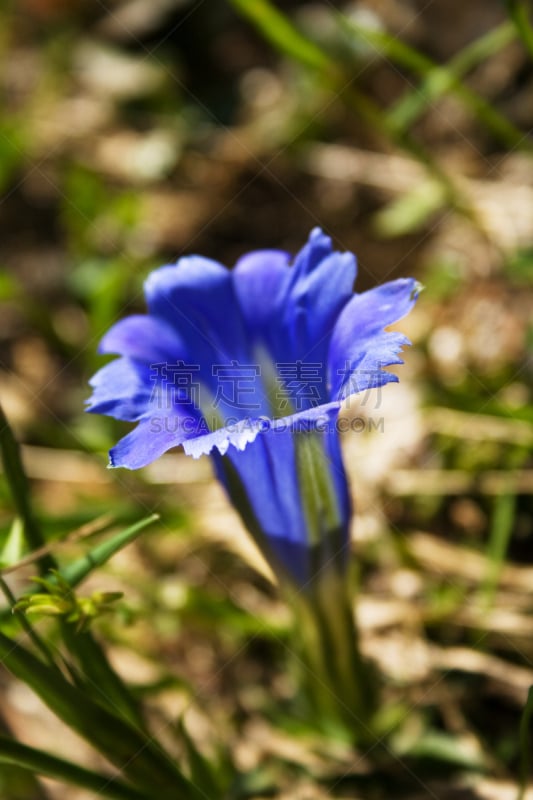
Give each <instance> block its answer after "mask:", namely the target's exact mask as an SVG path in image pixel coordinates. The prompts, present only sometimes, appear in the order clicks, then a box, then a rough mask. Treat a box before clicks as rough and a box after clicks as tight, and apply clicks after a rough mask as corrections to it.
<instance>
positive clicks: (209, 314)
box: [88, 229, 419, 584]
mask: <svg viewBox="0 0 533 800" xmlns="http://www.w3.org/2000/svg"><path fill="white" fill-rule="evenodd" d="M355 277H356V259H355V256H354V255H353V254H352V253H349V252H347V253H339V252H335V251H334V250H333V249H332V243H331V239H330V238H329V237H327V236H326V235H325V234H324V233H322V231H321V230H319V229H315V230H313V231H312V232H311V235H310V237H309V241H308V242H307V244H306V245H305V246H304V247H303V248H302V250H300V252H299V253H298V255H297V256H296V257H295V258H294V260H292V259H291V257H290V255H289V254H287V253H285V252H282V251H279V250H259V251H255V252H251V253H249V254H247V255H245V256H243V257H242V258H241V259H240V260H239V261H238V262H237V264H236V266H235V268H234V269H233V270H228V269H227V268H226V267H224V266H222V265H221V264H219V263H217V262H216V261H212V260H210V259H207V258H203V257H201V256H188V257H184V258H181V259H179V261H178V262H177V264H175V265H172V266H164V267H161V268H160V269H157V270H155V271H154V272H152V273H151V275H149V277H148V279H147V281H146V284H145V294H146V301H147V305H148V314H146V315H135V316H130V317H127V318H125V319H123V320H122V321H120V322H118V323H117V324H116V325H114V326H113V327H112V328H111V330H109V331H108V333H107V334H106V335H105V336H104V338H103V339H102V341H101V343H100V352H101V353H106V354H115V355H119V356H120V358H119V359H116V360H114V361H112V362H111V363H109V364H107V365H106V366H105V367H103V368H102V369H101V370H100V371H99V372H97V373H96V375H95V376H94V377H93V378H92V380H91V386H92V388H93V395H92V397H91V399H90V401H89V406H88V410H89V411H91V412H93V413H99V414H107V415H109V416H112V417H115V418H117V419H120V420H126V421H129V422H136V423H137V424H136V427H135V428H134V429H133V430H132V431H131V432H130V433H129V434H128V435H127V436H125V437H124V438H123V439H121V440H120V441H119V442H118V444H117V445H115V447H113V449H112V450H111V452H110V461H111V466H113V467H127V468H129V469H137V468H139V467H143V466H145V465H146V464H149V463H150V462H151V461H153V460H154V459H156V458H158V457H159V456H160V455H162V454H163V453H165V452H166V451H167V450H169V449H170V448H172V447H175V446H177V445H182V446H183V449H184V450H185V452H186V453H188V454H190V455H192V456H194V457H198V456H200V455H202V454H211V456H212V458H213V461H214V465H215V469H216V472H217V475H218V477H219V478H220V480H221V481H222V482H223V483H224V485H225V487H226V489H227V490H228V493H229V494H230V497H231V499H232V500H233V502H234V503H235V505H236V506H237V509H238V510H239V512H240V514H241V516H242V517H243V519H244V521H245V523H246V524H247V526H248V528H249V529H250V530H251V532H252V533H253V535H254V536H255V538H256V540H257V541H258V543H259V544H260V546H261V547H262V549H263V551H264V552H265V554H266V555H267V557H268V558H270V560H271V562H272V563H274V565H276V566H277V567H279V569H281V570H282V571H284V572H285V573H286V574H287V575H288V576H289V578H290V579H292V580H296V581H297V582H298V583H299V584H304V583H305V582H306V581H308V580H310V578H311V577H312V576H313V575H314V574H315V573H316V571H317V570H319V569H320V568H321V566H322V565H324V563H326V561H327V560H332V561H333V562H334V563H338V564H339V566H340V568H341V569H342V565H343V564H344V563H345V551H346V547H347V543H348V523H349V518H350V501H349V493H348V487H347V481H346V476H345V472H344V468H343V464H342V458H341V452H340V446H339V435H338V431H337V429H336V420H337V415H338V412H339V409H340V407H341V404H342V402H343V401H344V400H346V398H348V397H349V396H350V395H352V394H355V393H358V392H361V391H364V390H366V389H369V388H373V387H379V386H382V385H384V384H385V383H388V382H389V381H397V380H398V379H397V377H396V376H395V375H393V374H391V373H390V372H386V371H384V370H383V367H385V366H388V365H390V364H400V363H402V361H401V359H400V358H399V356H398V354H399V352H400V350H401V349H402V347H403V346H404V345H407V344H409V341H408V339H407V338H406V337H405V336H403V335H402V334H401V333H392V332H387V331H385V330H384V328H386V327H387V326H388V325H390V324H391V323H393V322H396V321H397V320H398V319H400V318H401V317H403V316H404V315H405V314H407V313H408V312H409V311H410V309H411V308H412V306H413V304H414V302H415V300H416V297H417V294H418V289H419V287H418V284H417V283H416V282H415V281H414V280H413V279H410V278H408V279H400V280H395V281H391V282H389V283H386V284H383V285H382V286H378V287H377V288H375V289H372V290H370V291H367V292H364V293H362V294H354V292H353V285H354V281H355Z"/></svg>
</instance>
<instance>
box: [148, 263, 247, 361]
mask: <svg viewBox="0 0 533 800" xmlns="http://www.w3.org/2000/svg"><path fill="white" fill-rule="evenodd" d="M145 293H146V299H147V302H148V310H149V312H150V314H153V315H155V316H156V317H158V318H161V319H163V320H165V321H166V322H168V323H170V325H171V326H172V327H173V328H174V329H175V330H176V331H178V333H179V334H180V336H181V337H182V338H183V339H184V340H185V341H186V342H187V344H188V346H189V353H190V357H191V358H192V359H193V360H194V363H197V364H199V365H200V366H205V367H208V369H207V372H210V370H211V365H212V364H217V363H231V361H232V359H236V360H242V361H243V363H245V362H246V356H247V353H248V348H247V336H246V332H245V329H244V325H243V321H242V317H241V314H240V313H239V306H238V303H237V301H236V297H235V293H234V290H233V280H232V277H231V272H230V270H228V269H226V267H224V266H222V264H219V263H218V262H217V261H212V260H211V259H208V258H202V257H201V256H187V257H185V258H180V260H179V261H178V262H177V264H175V265H174V266H166V267H161V268H160V269H157V270H155V271H154V272H152V273H151V275H150V276H149V277H148V280H147V281H146V283H145Z"/></svg>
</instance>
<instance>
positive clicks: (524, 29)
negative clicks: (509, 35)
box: [506, 0, 533, 58]
mask: <svg viewBox="0 0 533 800" xmlns="http://www.w3.org/2000/svg"><path fill="white" fill-rule="evenodd" d="M506 5H507V11H508V13H509V16H510V18H511V20H512V22H513V24H514V26H515V28H516V31H517V33H518V35H519V36H520V38H521V39H522V41H523V43H524V45H525V46H526V49H527V51H528V53H529V55H530V56H531V57H532V58H533V28H532V27H531V23H530V21H529V16H528V5H527V3H524V2H522V1H521V0H506Z"/></svg>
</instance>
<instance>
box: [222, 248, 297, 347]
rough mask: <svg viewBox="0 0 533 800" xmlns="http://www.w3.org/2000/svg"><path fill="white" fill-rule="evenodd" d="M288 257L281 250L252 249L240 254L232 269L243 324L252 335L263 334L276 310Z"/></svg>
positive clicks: (286, 274)
mask: <svg viewBox="0 0 533 800" xmlns="http://www.w3.org/2000/svg"><path fill="white" fill-rule="evenodd" d="M290 258H291V257H290V255H289V254H288V253H285V252H283V251H282V250H255V251H253V252H252V253H248V254H247V255H245V256H243V257H242V258H240V259H239V260H238V261H237V263H236V265H235V267H234V269H233V271H232V275H233V282H234V286H235V294H236V296H237V299H238V301H239V305H240V307H241V311H242V315H243V317H244V320H245V323H246V328H247V331H248V332H249V334H250V335H251V336H252V337H254V338H257V337H258V336H259V335H260V334H262V336H263V338H265V336H266V335H267V334H268V329H269V325H270V324H271V322H272V321H273V320H274V319H275V317H277V316H278V314H279V311H280V309H279V304H280V301H281V300H282V298H283V296H284V294H285V292H286V288H287V285H288V283H289V279H290V276H291V273H290V270H289V262H290Z"/></svg>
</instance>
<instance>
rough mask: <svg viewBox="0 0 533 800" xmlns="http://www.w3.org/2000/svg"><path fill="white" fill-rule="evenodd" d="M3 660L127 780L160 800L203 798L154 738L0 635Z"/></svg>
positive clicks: (195, 799)
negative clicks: (178, 797)
mask: <svg viewBox="0 0 533 800" xmlns="http://www.w3.org/2000/svg"><path fill="white" fill-rule="evenodd" d="M0 660H1V661H2V662H3V664H4V666H5V667H6V668H7V669H8V670H9V671H10V672H12V673H13V674H14V675H15V676H16V677H17V678H18V679H19V680H21V681H23V682H24V683H25V684H27V685H28V686H29V687H30V688H31V689H33V691H34V692H35V693H36V694H37V695H38V696H39V697H40V698H41V700H42V701H43V702H44V703H45V704H46V705H47V706H48V708H50V709H51V710H52V711H53V712H54V713H55V714H56V716H58V717H59V719H61V720H63V722H65V723H66V724H67V725H68V726H69V727H70V728H72V730H75V731H76V732H77V733H79V734H80V736H82V737H83V738H85V739H87V741H88V742H90V743H91V744H92V745H93V747H95V748H96V749H97V750H99V751H100V752H101V753H102V754H103V755H104V756H105V757H106V758H107V759H108V760H109V761H111V762H112V763H113V764H115V766H117V767H118V768H119V769H120V770H121V772H122V773H123V774H124V776H125V777H126V778H127V779H128V780H130V781H131V782H132V784H133V785H135V786H137V787H139V788H140V789H141V790H142V791H145V792H148V794H149V796H154V795H155V796H156V797H158V798H159V800H175V798H176V796H180V797H182V798H183V799H184V800H198V798H199V794H198V791H197V790H196V789H195V787H194V786H193V785H192V784H191V783H190V781H189V780H188V779H187V778H186V777H185V776H184V775H182V773H181V772H180V771H179V769H178V768H177V766H176V765H175V764H174V763H173V762H172V761H171V760H170V759H169V758H168V757H167V756H166V755H165V753H164V752H163V751H162V750H161V749H160V747H159V746H158V745H157V744H156V743H155V742H154V740H153V739H152V738H151V737H150V736H149V735H147V734H145V733H144V732H142V731H140V730H138V729H136V728H134V727H133V726H132V725H130V724H129V723H128V722H125V721H124V720H123V719H121V718H119V717H117V716H115V715H114V714H112V713H111V712H110V711H108V710H107V708H105V707H104V706H103V705H100V704H99V703H96V702H94V701H93V700H92V699H90V698H89V697H87V695H86V694H85V693H84V692H83V691H80V690H79V689H78V688H77V687H75V686H73V685H72V684H71V683H69V682H68V681H67V680H66V679H65V678H64V677H63V676H62V675H61V674H60V673H58V672H57V671H56V670H53V669H51V668H50V667H49V666H47V665H46V664H44V663H43V662H42V661H40V660H39V659H38V658H36V657H35V656H34V655H33V654H32V653H30V652H29V651H28V650H26V649H25V648H24V647H22V645H20V644H19V643H18V642H16V641H13V640H12V639H10V638H8V637H7V636H5V635H4V634H2V633H0Z"/></svg>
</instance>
